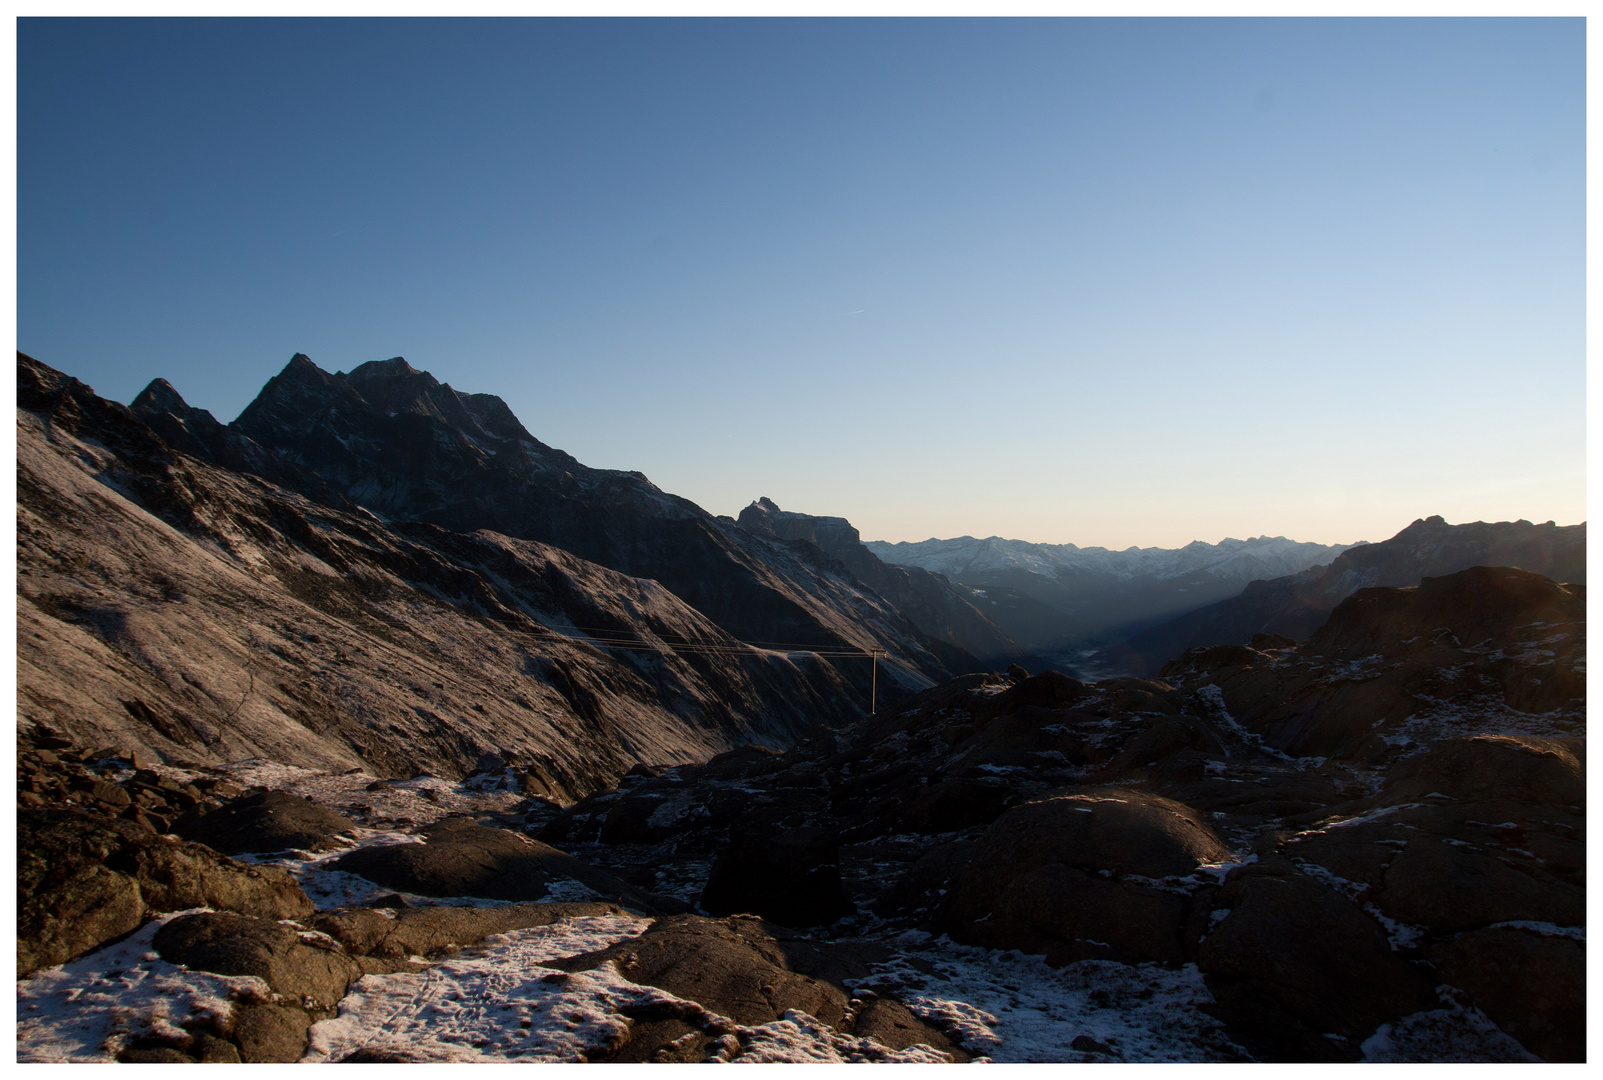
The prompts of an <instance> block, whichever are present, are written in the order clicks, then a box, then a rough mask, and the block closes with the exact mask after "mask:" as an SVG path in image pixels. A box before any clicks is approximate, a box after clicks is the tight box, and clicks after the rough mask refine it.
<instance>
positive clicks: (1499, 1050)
mask: <svg viewBox="0 0 1603 1080" xmlns="http://www.w3.org/2000/svg"><path fill="white" fill-rule="evenodd" d="M1442 999H1443V1004H1444V1006H1445V1007H1444V1008H1440V1009H1431V1010H1429V1011H1427V1012H1417V1013H1414V1014H1413V1015H1412V1016H1405V1017H1403V1018H1402V1019H1401V1020H1398V1021H1396V1022H1394V1023H1390V1024H1382V1025H1381V1026H1380V1028H1379V1030H1377V1031H1376V1032H1375V1034H1373V1035H1371V1036H1370V1037H1369V1038H1367V1039H1365V1040H1364V1042H1363V1045H1362V1050H1363V1051H1364V1057H1363V1060H1364V1061H1367V1062H1396V1063H1401V1062H1431V1063H1438V1064H1444V1065H1445V1064H1454V1063H1458V1062H1471V1061H1476V1062H1481V1061H1484V1062H1515V1061H1518V1062H1529V1061H1541V1060H1542V1059H1541V1058H1539V1057H1537V1056H1536V1055H1535V1054H1533V1053H1531V1052H1530V1051H1529V1050H1527V1049H1525V1047H1523V1046H1521V1045H1520V1044H1519V1043H1518V1042H1517V1041H1515V1040H1514V1039H1513V1038H1512V1037H1510V1036H1509V1035H1507V1034H1505V1033H1504V1032H1503V1030H1502V1029H1501V1028H1499V1027H1498V1026H1497V1025H1496V1024H1494V1023H1492V1022H1491V1021H1490V1020H1489V1019H1487V1018H1486V1014H1485V1013H1483V1012H1481V1011H1480V1010H1479V1009H1477V1008H1475V1007H1474V1006H1473V1005H1470V1006H1465V1005H1461V1004H1459V1003H1458V1002H1456V1001H1453V1000H1452V999H1451V997H1450V995H1449V994H1446V993H1444V994H1442Z"/></svg>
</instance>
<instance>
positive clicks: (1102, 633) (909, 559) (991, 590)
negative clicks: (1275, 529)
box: [865, 536, 1350, 652]
mask: <svg viewBox="0 0 1603 1080" xmlns="http://www.w3.org/2000/svg"><path fill="white" fill-rule="evenodd" d="M865 546H866V547H867V548H868V549H869V550H870V551H872V552H873V553H874V554H875V555H878V556H879V557H880V558H881V559H883V560H884V561H886V562H889V563H895V564H899V565H903V566H913V567H919V568H921V569H924V570H928V571H931V572H935V573H940V574H944V575H945V576H947V577H948V578H950V579H952V580H954V581H956V582H959V583H960V584H962V585H964V586H967V587H968V589H969V592H970V594H971V595H972V596H973V597H974V599H975V601H976V603H977V606H979V607H980V609H981V610H982V611H984V612H985V613H986V614H988V615H989V616H990V617H991V618H992V619H993V620H994V621H995V622H996V623H997V624H998V625H999V626H1000V627H1001V628H1002V629H1003V630H1005V631H1006V632H1007V633H1008V634H1009V635H1011V636H1012V637H1013V638H1015V639H1016V640H1017V641H1018V642H1019V643H1020V644H1021V645H1023V646H1024V647H1026V648H1029V649H1034V650H1039V651H1044V652H1053V651H1065V650H1070V649H1073V648H1074V646H1076V645H1077V644H1079V643H1083V642H1087V641H1089V642H1091V643H1106V642H1107V641H1109V640H1110V639H1112V640H1117V639H1119V638H1121V637H1124V636H1128V635H1129V634H1131V633H1134V632H1136V631H1138V630H1140V629H1142V628H1143V627H1146V626H1150V625H1152V624H1154V623H1157V622H1162V621H1164V620H1166V619H1170V618H1173V617H1175V616H1176V615H1179V614H1181V613H1184V612H1187V611H1192V610H1195V609H1196V608H1199V607H1203V606H1205V605H1207V604H1211V603H1214V602H1215V601H1218V600H1223V599H1226V598H1228V597H1231V596H1235V595H1236V594H1238V593H1240V592H1241V590H1242V588H1243V587H1244V586H1245V585H1246V584H1247V583H1248V582H1250V581H1255V580H1259V579H1264V578H1275V577H1281V576H1283V575H1286V574H1292V573H1296V572H1298V571H1300V570H1304V569H1307V568H1308V567H1311V566H1316V565H1321V564H1325V563H1328V562H1330V560H1331V559H1333V558H1335V557H1336V556H1337V555H1339V554H1341V553H1342V552H1343V551H1346V550H1347V548H1348V547H1349V546H1350V545H1339V544H1335V545H1333V544H1311V543H1301V542H1298V541H1295V540H1288V539H1286V538H1285V537H1283V536H1273V537H1271V536H1260V537H1255V538H1253V539H1250V540H1234V539H1226V540H1222V541H1220V542H1219V543H1217V544H1206V543H1203V542H1201V541H1197V542H1195V543H1191V544H1187V545H1186V546H1185V547H1182V548H1155V547H1154V548H1137V547H1131V548H1127V549H1125V550H1123V551H1110V550H1109V549H1107V548H1101V547H1089V548H1082V547H1078V546H1076V545H1074V544H1032V543H1028V542H1026V541H1023V540H1004V539H1002V538H1000V537H995V536H993V537H988V538H987V539H984V540H976V539H975V538H974V537H972V536H964V537H959V538H957V539H954V540H933V539H932V540H925V541H922V542H919V543H907V542H903V543H895V544H892V543H886V542H884V541H877V540H876V541H870V542H869V543H868V544H867V545H865Z"/></svg>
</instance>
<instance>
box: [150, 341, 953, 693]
mask: <svg viewBox="0 0 1603 1080" xmlns="http://www.w3.org/2000/svg"><path fill="white" fill-rule="evenodd" d="M136 405H138V406H139V407H138V408H137V409H136V414H137V415H139V416H140V418H141V419H144V420H146V421H147V422H150V423H153V424H157V425H164V426H166V427H167V428H175V427H181V428H182V429H183V430H184V431H185V432H188V433H197V432H199V433H204V434H205V435H206V437H201V436H200V435H196V437H195V438H194V439H193V440H192V441H191V442H190V443H189V444H187V445H190V446H191V447H192V451H191V452H196V453H197V454H198V456H201V457H202V458H203V459H204V460H208V461H212V462H214V463H216V464H220V465H224V466H225V467H230V468H241V469H245V470H246V471H250V472H253V473H255V474H256V475H259V476H262V477H263V478H264V479H275V481H277V482H281V483H284V484H285V485H286V486H289V487H292V488H294V489H295V490H297V491H300V492H302V493H303V494H307V495H309V496H310V497H312V498H320V497H321V495H322V493H323V492H324V491H326V490H331V491H332V492H334V493H336V494H337V495H338V496H339V497H340V499H342V500H345V501H347V502H348V503H349V504H352V505H354V506H358V507H360V508H362V509H363V510H365V511H367V512H369V513H372V514H374V515H377V516H378V517H380V518H381V519H383V520H388V521H419V522H427V523H429V524H431V525H436V526H439V527H440V528H443V529H448V530H451V531H453V532H473V531H475V530H478V529H490V530H493V531H495V532H499V533H503V534H505V535H507V536H513V537H517V538H519V539H525V540H534V541H538V542H540V543H543V544H549V545H552V546H554V547H558V548H561V549H562V550H564V551H568V552H572V553H573V554H575V555H578V556H579V557H581V558H583V559H586V560H588V561H590V562H594V563H597V564H599V565H601V566H605V567H607V568H609V569H612V570H616V571H618V572H620V573H623V574H628V575H630V576H633V577H642V578H650V579H652V580H655V581H659V582H661V583H662V584H663V585H664V586H666V587H667V588H668V589H669V590H670V591H672V592H673V593H674V595H675V596H677V597H678V598H679V599H681V600H683V601H684V602H685V603H687V604H689V605H690V606H691V607H693V608H695V609H696V610H697V611H700V612H701V613H702V614H704V615H705V616H707V618H709V619H711V620H712V621H713V622H714V623H715V624H717V625H718V626H719V627H720V628H721V629H722V630H724V631H725V632H726V633H728V634H730V635H732V636H734V637H736V638H739V639H741V640H745V641H757V642H764V643H780V644H783V645H786V646H797V647H808V648H822V649H832V648H843V647H844V648H880V649H885V650H888V651H889V654H890V655H889V656H888V658H887V659H886V661H885V665H886V672H887V674H888V675H889V676H890V679H889V680H886V679H881V680H880V683H881V690H882V691H883V692H888V693H890V694H891V695H892V696H893V697H894V695H895V694H897V693H899V692H907V691H911V690H915V689H918V688H920V687H923V686H928V685H929V684H930V683H931V681H932V680H937V679H941V678H946V677H949V676H950V675H952V674H955V673H957V672H961V671H965V670H971V669H973V668H974V667H975V666H977V662H976V660H975V659H974V658H973V657H972V656H970V655H968V654H967V653H965V652H963V651H962V650H960V649H958V648H956V647H955V646H953V645H951V644H949V643H947V642H945V641H940V640H936V639H934V638H931V637H930V636H928V635H926V634H924V633H922V632H920V631H919V630H918V629H917V627H915V626H914V625H913V624H912V623H911V622H909V621H908V619H907V618H906V617H905V616H904V615H903V614H902V613H901V612H899V611H897V610H896V608H895V606H894V605H893V604H892V603H889V602H887V601H886V600H885V599H884V598H882V597H880V596H878V595H876V594H875V593H874V592H872V591H871V590H865V589H863V588H862V587H861V586H860V585H859V584H858V583H856V582H855V581H852V580H851V579H850V578H849V577H843V576H841V575H839V574H837V573H832V572H830V571H829V570H826V569H822V568H820V567H819V566H817V565H815V564H814V563H813V562H811V561H809V560H808V559H806V558H803V557H800V556H799V555H798V554H797V552H796V551H795V550H794V549H792V548H791V547H790V546H789V545H787V544H784V543H782V542H780V541H778V540H777V539H774V538H768V537H762V536H755V535H753V534H751V533H749V532H747V531H746V530H744V529H741V528H739V527H738V526H737V525H735V523H734V522H732V521H729V520H728V519H722V520H721V519H719V518H717V517H715V516H713V515H712V514H709V513H707V512H706V511H705V510H703V509H701V508H700V507H699V506H697V505H696V504H694V503H692V502H690V501H689V500H687V499H682V498H679V497H678V496H675V495H670V494H668V493H666V492H664V491H661V490H660V489H658V488H657V487H656V485H654V484H652V483H651V481H649V480H647V479H646V477H645V476H643V475H642V474H640V473H638V472H621V471H617V470H610V469H592V468H589V467H588V466H585V465H583V464H581V463H580V462H579V461H577V460H576V459H574V458H573V457H572V456H571V455H569V454H566V453H564V452H562V451H561V450H557V449H554V448H552V447H550V446H547V445H545V444H544V443H542V442H540V441H539V440H538V439H536V438H535V437H534V436H533V435H531V434H530V433H529V432H528V431H527V430H526V429H525V428H524V426H523V425H522V424H521V423H520V422H519V421H518V419H517V417H515V416H514V415H513V414H512V411H511V410H510V409H509V408H507V406H506V403H505V402H503V401H502V400H501V399H500V398H498V397H495V396H494V395H491V394H462V393H459V392H458V391H456V390H454V389H453V388H452V387H451V386H450V385H449V384H443V383H441V382H439V381H438V380H437V379H435V378H434V377H433V376H432V375H430V374H429V373H428V372H424V371H418V370H416V369H414V368H413V367H411V365H409V364H408V363H407V362H406V361H405V360H404V359H402V358H400V357H396V358H394V359H392V360H385V361H376V362H373V363H367V364H363V365H361V366H359V367H357V368H356V369H355V370H353V371H351V372H348V373H346V372H335V373H332V374H331V373H329V372H326V371H324V370H322V369H321V368H319V367H318V366H317V365H316V364H314V363H312V361H311V360H310V359H308V358H307V357H306V356H304V355H301V354H298V353H297V354H296V355H295V357H294V358H293V359H291V360H290V362H289V364H288V365H286V366H285V368H284V369H283V370H282V371H281V372H279V373H278V374H277V375H275V376H274V377H273V378H272V379H270V380H269V381H268V383H267V385H266V386H265V387H263V389H262V392H261V393H260V394H259V395H257V397H256V399H255V400H254V401H252V402H251V403H250V405H249V406H247V407H246V409H245V410H244V412H242V413H241V414H240V416H239V418H238V419H236V420H235V421H234V422H233V423H231V424H229V425H228V427H227V432H228V435H227V436H224V435H220V434H217V433H216V432H215V431H214V429H213V428H212V424H215V421H211V417H210V416H209V414H205V413H204V412H203V411H201V410H195V409H190V408H188V407H187V406H186V405H184V403H183V401H182V399H181V398H179V397H178V396H177V394H176V393H175V392H171V388H170V387H166V388H165V392H163V391H162V390H161V388H159V387H157V386H156V384H152V388H150V389H147V391H146V392H145V393H143V394H141V395H140V397H139V399H137V400H136ZM165 417H170V418H171V419H165ZM208 421H211V424H208ZM259 453H265V454H266V455H268V459H267V460H266V461H265V462H263V463H262V464H261V466H260V467H256V465H255V462H256V461H257V459H258V456H259ZM269 473H271V475H269ZM841 671H842V674H843V676H844V677H845V678H847V679H848V680H849V681H851V682H852V683H853V684H854V685H856V684H861V685H862V689H863V690H864V691H866V689H867V683H868V675H869V668H868V665H867V664H866V663H852V664H845V665H842V667H841ZM887 681H889V684H890V685H888V686H887Z"/></svg>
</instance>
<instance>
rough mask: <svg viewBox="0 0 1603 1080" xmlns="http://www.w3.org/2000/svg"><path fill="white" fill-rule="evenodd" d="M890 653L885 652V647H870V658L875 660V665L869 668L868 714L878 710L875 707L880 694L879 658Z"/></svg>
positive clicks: (871, 714)
mask: <svg viewBox="0 0 1603 1080" xmlns="http://www.w3.org/2000/svg"><path fill="white" fill-rule="evenodd" d="M888 655H890V654H889V653H887V652H885V650H883V649H870V650H869V653H868V658H869V660H871V661H872V662H873V664H874V666H873V667H872V668H870V669H869V673H868V715H869V716H873V715H874V713H875V712H877V711H878V710H877V709H876V708H875V704H876V699H877V698H878V695H879V658H880V657H881V656H888Z"/></svg>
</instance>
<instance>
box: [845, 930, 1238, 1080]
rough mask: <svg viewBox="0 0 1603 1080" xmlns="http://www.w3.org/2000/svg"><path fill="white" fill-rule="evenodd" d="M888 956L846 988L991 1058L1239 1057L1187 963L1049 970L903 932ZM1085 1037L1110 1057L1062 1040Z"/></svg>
mask: <svg viewBox="0 0 1603 1080" xmlns="http://www.w3.org/2000/svg"><path fill="white" fill-rule="evenodd" d="M888 944H894V945H896V946H899V952H898V954H897V955H896V956H895V957H893V958H892V959H891V960H889V961H886V962H885V963H883V964H880V965H877V966H876V967H875V968H874V970H873V971H872V972H871V973H870V975H869V976H867V977H866V978H864V979H860V980H857V981H856V982H855V983H851V984H849V985H851V986H852V988H853V989H854V990H856V991H859V992H861V991H878V992H880V993H884V994H894V995H895V996H896V997H898V998H899V999H900V1000H901V1001H902V1002H903V1004H905V1005H906V1006H907V1007H908V1008H909V1009H911V1010H912V1011H913V1012H914V1013H917V1014H918V1015H920V1016H922V1017H924V1018H925V1019H926V1020H930V1021H932V1022H934V1023H936V1024H937V1025H938V1026H941V1027H944V1028H946V1029H947V1030H949V1031H951V1032H952V1033H953V1034H954V1035H955V1036H957V1037H958V1038H960V1039H961V1040H962V1043H963V1045H964V1046H965V1047H966V1048H967V1049H969V1050H970V1051H971V1052H974V1053H978V1054H983V1055H985V1056H986V1057H988V1058H989V1059H991V1060H992V1061H997V1062H1065V1061H1109V1060H1113V1061H1148V1062H1160V1061H1241V1060H1244V1059H1245V1058H1246V1055H1245V1054H1244V1053H1243V1052H1242V1051H1241V1049H1240V1048H1239V1047H1237V1046H1236V1045H1235V1044H1234V1043H1232V1042H1231V1041H1230V1040H1229V1039H1227V1038H1226V1037H1225V1036H1224V1034H1223V1030H1222V1027H1221V1025H1220V1024H1219V1022H1218V1021H1217V1020H1215V1019H1214V1018H1213V1017H1211V1016H1209V1015H1207V1014H1206V1013H1204V1012H1203V1011H1202V1006H1204V1005H1208V1004H1211V1003H1212V1001H1213V997H1212V995H1210V994H1209V993H1208V990H1207V987H1206V986H1204V985H1203V981H1202V975H1201V973H1200V972H1199V971H1198V970H1197V968H1196V965H1194V964H1188V965H1186V966H1185V967H1182V968H1179V969H1177V970H1176V969H1169V968H1165V967H1163V966H1162V965H1160V964H1139V965H1127V964H1119V963H1113V962H1111V961H1102V960H1083V961H1080V962H1078V963H1074V964H1069V965H1067V966H1065V967H1062V968H1050V967H1048V966H1047V965H1046V962H1045V958H1044V957H1040V956H1024V955H1020V954H1019V953H1016V952H993V951H991V950H989V949H982V948H978V947H974V946H968V945H959V944H956V943H954V942H952V941H950V940H948V939H946V938H944V937H943V938H940V939H932V938H931V937H930V935H928V934H926V933H923V932H922V931H909V932H907V933H904V934H901V935H899V936H898V937H897V938H895V939H893V940H892V941H891V942H888ZM1080 1035H1086V1036H1089V1037H1090V1038H1092V1039H1095V1040H1097V1041H1098V1042H1100V1043H1103V1044H1104V1045H1106V1046H1107V1047H1109V1049H1110V1050H1111V1051H1112V1052H1111V1054H1107V1055H1102V1054H1088V1053H1085V1052H1082V1051H1079V1050H1076V1049H1075V1048H1074V1047H1073V1046H1072V1043H1073V1042H1074V1039H1075V1038H1076V1037H1077V1036H1080Z"/></svg>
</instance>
